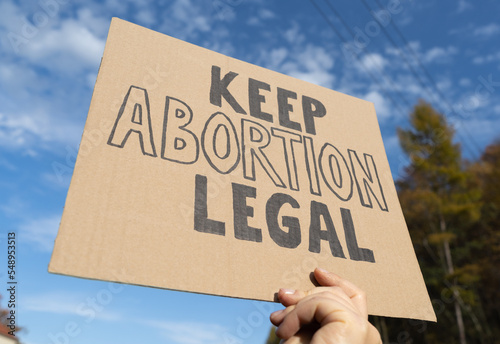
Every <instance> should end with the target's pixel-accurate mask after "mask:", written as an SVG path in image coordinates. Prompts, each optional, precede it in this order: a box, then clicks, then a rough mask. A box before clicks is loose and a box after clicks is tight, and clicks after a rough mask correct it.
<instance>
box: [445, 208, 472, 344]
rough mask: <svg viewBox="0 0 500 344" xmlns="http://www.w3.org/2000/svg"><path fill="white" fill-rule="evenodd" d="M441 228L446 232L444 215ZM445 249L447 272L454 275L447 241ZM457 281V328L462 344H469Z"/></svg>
mask: <svg viewBox="0 0 500 344" xmlns="http://www.w3.org/2000/svg"><path fill="white" fill-rule="evenodd" d="M440 227H441V232H446V222H445V221H444V218H443V215H441V216H440ZM443 249H444V256H445V259H446V266H447V272H448V274H449V275H452V274H453V273H454V272H455V269H454V267H453V260H452V257H451V250H450V241H449V240H445V241H444V242H443ZM456 285H457V283H456V280H455V279H453V281H452V287H451V288H452V292H453V299H454V300H453V303H454V306H455V316H456V318H457V327H458V336H459V340H460V344H467V340H466V338H465V327H464V320H463V316H462V308H461V307H460V302H459V298H460V293H459V292H458V290H457V289H456Z"/></svg>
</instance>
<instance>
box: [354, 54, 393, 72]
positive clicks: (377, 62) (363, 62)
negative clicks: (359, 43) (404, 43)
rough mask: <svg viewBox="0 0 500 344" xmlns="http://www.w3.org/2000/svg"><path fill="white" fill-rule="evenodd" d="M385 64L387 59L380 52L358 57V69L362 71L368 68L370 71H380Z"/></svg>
mask: <svg viewBox="0 0 500 344" xmlns="http://www.w3.org/2000/svg"><path fill="white" fill-rule="evenodd" d="M387 64H388V61H387V60H386V59H385V58H384V57H383V56H382V55H380V54H377V53H371V54H365V55H363V57H362V58H361V59H360V62H359V70H360V71H362V72H364V71H365V70H368V71H370V72H372V71H379V72H382V71H383V70H384V68H385V67H386V66H387Z"/></svg>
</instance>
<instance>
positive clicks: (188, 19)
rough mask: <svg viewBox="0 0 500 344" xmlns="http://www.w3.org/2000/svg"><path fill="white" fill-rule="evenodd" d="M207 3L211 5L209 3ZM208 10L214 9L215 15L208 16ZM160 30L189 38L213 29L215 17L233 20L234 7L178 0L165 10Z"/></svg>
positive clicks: (182, 37)
mask: <svg viewBox="0 0 500 344" xmlns="http://www.w3.org/2000/svg"><path fill="white" fill-rule="evenodd" d="M207 5H209V4H208V3H207ZM204 9H205V11H206V10H208V9H209V10H214V11H215V12H216V13H215V14H216V15H215V16H208V15H207V13H206V12H204ZM164 16H165V17H167V18H168V19H166V20H163V24H162V25H160V28H159V31H160V32H165V33H167V34H171V35H174V36H175V37H178V38H180V39H184V40H186V39H189V38H192V37H194V36H195V35H197V34H199V33H203V32H208V31H210V30H211V28H212V25H213V22H212V21H213V20H214V19H220V20H232V19H233V16H234V12H233V11H232V7H230V6H229V7H227V8H226V6H225V7H224V8H218V7H214V6H208V7H207V6H205V7H203V6H196V5H195V4H193V2H192V1H191V0H176V1H174V2H173V3H172V5H171V6H170V7H169V8H167V9H166V10H165V13H164Z"/></svg>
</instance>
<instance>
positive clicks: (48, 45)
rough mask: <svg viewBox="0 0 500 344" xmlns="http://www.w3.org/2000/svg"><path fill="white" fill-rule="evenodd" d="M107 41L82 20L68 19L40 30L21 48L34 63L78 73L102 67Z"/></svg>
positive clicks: (22, 52) (24, 54)
mask: <svg viewBox="0 0 500 344" xmlns="http://www.w3.org/2000/svg"><path fill="white" fill-rule="evenodd" d="M104 43H105V42H104V39H100V38H98V37H97V36H96V35H95V34H93V33H92V32H91V31H90V30H89V29H88V28H87V27H86V26H84V25H83V23H81V22H79V21H76V20H73V19H67V20H64V21H63V22H62V23H61V26H60V27H58V28H53V29H48V30H45V31H40V33H39V35H37V36H36V37H33V38H32V39H31V40H30V41H29V42H28V43H27V44H26V45H25V46H24V47H23V49H21V55H22V56H24V57H26V58H27V59H28V60H29V61H30V62H31V63H33V64H35V65H39V66H43V67H46V68H48V69H51V70H58V71H63V72H70V73H75V72H79V71H81V70H83V69H97V68H98V67H99V63H100V61H101V57H102V53H103V51H104Z"/></svg>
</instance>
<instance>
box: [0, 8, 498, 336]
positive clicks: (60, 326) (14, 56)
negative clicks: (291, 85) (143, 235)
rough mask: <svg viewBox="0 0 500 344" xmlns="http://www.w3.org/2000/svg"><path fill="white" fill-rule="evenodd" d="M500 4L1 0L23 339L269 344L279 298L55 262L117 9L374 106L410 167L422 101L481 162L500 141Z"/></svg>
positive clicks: (10, 224) (6, 225) (389, 142)
mask: <svg viewBox="0 0 500 344" xmlns="http://www.w3.org/2000/svg"><path fill="white" fill-rule="evenodd" d="M498 13H500V3H498V2H496V1H493V0H485V1H480V2H479V1H478V2H472V1H467V0H459V1H449V0H446V1H430V0H421V1H414V0H413V1H410V0H400V1H398V0H391V1H387V0H356V1H325V0H315V1H309V0H303V1H296V0H291V1H269V0H268V1H263V0H206V1H201V0H200V1H196V0H172V1H156V2H153V1H141V2H140V3H139V2H137V1H135V2H134V1H126V0H105V1H81V0H41V1H27V0H21V1H15V2H14V1H11V0H2V1H1V2H0V44H1V45H0V46H1V48H0V197H1V198H0V225H1V229H2V234H1V237H0V245H2V247H1V250H0V252H2V256H5V240H6V233H7V232H9V231H15V232H16V233H17V237H18V262H17V263H18V266H17V271H18V273H17V277H18V281H19V285H18V295H17V297H18V305H17V306H18V312H17V316H18V318H17V320H18V324H19V325H21V326H23V327H25V328H26V330H25V331H23V332H21V333H19V336H20V337H21V339H22V340H23V342H24V343H26V344H42V343H95V344H98V343H109V342H113V343H118V342H119V343H124V344H127V343H137V342H149V343H155V342H161V343H179V344H202V343H203V344H212V343H259V342H263V341H264V339H265V337H266V336H267V333H268V331H269V328H270V323H269V322H268V316H269V313H270V312H271V311H272V310H275V309H278V306H277V305H273V304H269V303H261V302H254V301H246V300H234V299H229V298H221V297H213V296H204V295H196V294H189V293H181V292H173V291H165V290H159V289H152V288H143V287H136V286H129V285H114V284H110V283H107V282H100V281H90V280H84V279H77V278H71V277H64V276H57V275H51V274H48V273H47V266H48V262H49V259H50V254H51V251H52V246H53V240H54V238H55V236H56V233H57V228H58V224H59V220H60V217H61V214H62V209H63V206H64V201H65V197H66V193H67V189H68V186H69V182H70V179H71V174H72V169H73V165H74V161H75V157H76V152H77V150H78V144H79V141H80V138H81V134H82V132H83V127H84V124H85V118H86V114H87V110H88V106H89V103H90V99H91V96H92V89H93V85H94V82H95V78H96V75H97V70H98V67H99V61H100V58H101V55H102V51H103V49H104V44H105V40H106V35H107V30H108V27H109V24H110V21H111V18H112V17H120V18H122V19H125V20H128V21H131V22H134V23H137V24H139V25H143V26H146V27H148V28H151V29H153V30H156V31H159V32H162V33H165V34H168V35H171V36H173V37H176V38H180V39H183V40H185V41H188V42H191V43H194V44H196V45H200V46H203V47H206V48H209V49H212V50H215V51H218V52H221V53H223V54H226V55H229V56H232V57H235V58H238V59H241V60H244V61H247V62H250V63H253V64H257V65H260V66H262V67H265V68H269V69H272V70H275V71H278V72H281V73H284V74H288V75H291V76H294V77H297V78H300V79H303V80H306V81H309V82H312V83H315V84H319V85H321V86H325V87H328V88H331V89H334V90H337V91H340V92H344V93H347V94H350V95H353V96H356V97H359V98H362V99H366V100H369V101H372V102H374V103H375V107H376V110H377V115H378V118H379V122H380V125H381V130H382V135H383V139H384V144H385V146H386V150H387V153H388V157H389V161H390V164H391V168H392V172H393V175H394V177H395V178H397V177H398V175H399V174H400V173H401V171H402V167H403V166H404V165H405V164H406V159H405V158H404V156H403V155H402V153H401V150H400V148H399V145H398V142H397V137H396V128H397V127H398V126H403V127H404V126H407V125H408V122H407V118H408V114H409V112H410V111H411V107H412V106H413V105H414V104H415V103H416V102H417V101H418V99H420V98H422V99H425V100H426V101H428V102H430V103H432V104H433V105H434V106H435V107H436V108H437V109H439V110H440V111H442V112H443V113H445V114H446V115H447V117H448V119H449V120H450V121H452V122H453V123H454V124H455V127H456V129H457V140H458V141H459V142H460V143H461V144H462V147H463V149H464V154H465V155H466V156H467V157H468V158H470V159H474V158H477V157H478V156H479V155H480V152H481V151H482V149H483V148H484V147H485V145H487V144H489V143H491V142H492V141H493V140H494V139H498V138H499V136H500V135H499V133H500V97H499V96H498V95H499V93H500V44H499V43H500V22H499V20H498ZM375 18H378V22H377V21H376V19H375ZM55 165H57V166H59V167H61V166H62V168H60V169H58V170H57V171H56V170H54V166H55ZM0 264H4V265H6V262H5V260H3V261H2V260H0ZM5 269H6V267H2V268H1V269H0V273H1V275H0V277H1V279H2V281H4V280H5V271H6V270H5ZM2 283H4V286H5V282H2ZM200 283H202V282H201V281H200ZM2 290H3V289H2ZM0 293H1V294H5V291H3V292H2V291H0ZM2 305H3V306H4V307H5V299H4V300H3V301H2Z"/></svg>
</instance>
